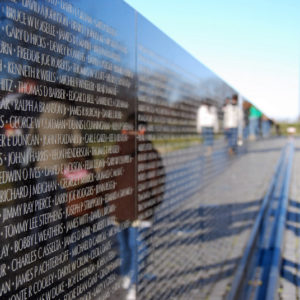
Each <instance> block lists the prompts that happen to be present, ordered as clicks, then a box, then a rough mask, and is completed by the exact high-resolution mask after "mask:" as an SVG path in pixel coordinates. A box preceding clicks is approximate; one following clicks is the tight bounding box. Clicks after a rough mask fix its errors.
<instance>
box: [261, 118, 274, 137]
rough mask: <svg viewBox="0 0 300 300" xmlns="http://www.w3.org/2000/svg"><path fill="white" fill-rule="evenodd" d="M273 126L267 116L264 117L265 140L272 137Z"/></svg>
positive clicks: (262, 128)
mask: <svg viewBox="0 0 300 300" xmlns="http://www.w3.org/2000/svg"><path fill="white" fill-rule="evenodd" d="M271 126H272V122H271V120H270V119H269V118H268V117H267V116H266V115H262V117H261V132H262V137H263V138H267V137H269V136H270V131H271Z"/></svg>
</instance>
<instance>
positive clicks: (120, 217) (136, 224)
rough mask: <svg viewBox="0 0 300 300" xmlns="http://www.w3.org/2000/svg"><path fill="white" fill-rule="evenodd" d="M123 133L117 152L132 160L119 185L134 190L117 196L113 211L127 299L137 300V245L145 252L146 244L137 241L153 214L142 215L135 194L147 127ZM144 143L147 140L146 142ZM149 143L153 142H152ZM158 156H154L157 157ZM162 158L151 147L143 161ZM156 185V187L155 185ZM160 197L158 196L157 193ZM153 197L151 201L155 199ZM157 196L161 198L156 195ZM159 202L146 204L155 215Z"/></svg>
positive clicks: (156, 174)
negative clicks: (142, 137) (125, 139)
mask: <svg viewBox="0 0 300 300" xmlns="http://www.w3.org/2000/svg"><path fill="white" fill-rule="evenodd" d="M128 122H129V123H130V122H131V123H133V122H134V115H131V116H129V118H128ZM122 134H124V135H127V137H128V139H127V141H126V142H122V143H120V144H119V145H120V149H121V150H120V152H119V154H118V155H126V154H127V155H130V157H131V161H130V163H128V164H127V165H125V166H124V167H123V175H122V176H120V177H118V178H117V179H116V182H117V188H118V190H120V189H124V188H125V189H126V188H128V187H132V192H131V193H128V194H127V195H125V196H124V197H122V198H119V199H116V200H115V201H114V202H113V204H114V205H115V207H116V209H115V212H114V217H115V220H116V222H117V223H118V224H119V227H120V231H119V234H118V239H119V244H120V257H121V268H120V273H121V276H122V287H123V288H124V289H126V290H127V295H126V299H127V300H135V299H136V285H137V282H138V272H139V265H138V246H139V245H140V246H141V247H140V248H143V249H144V250H145V251H146V252H147V251H148V250H147V249H145V247H146V246H145V245H144V244H143V245H141V243H143V241H140V242H139V243H138V242H137V240H138V234H139V231H140V230H141V228H146V227H147V228H149V227H150V226H151V224H152V223H151V217H152V215H151V217H148V218H145V217H142V218H140V217H139V205H138V199H137V197H136V195H137V193H138V191H137V190H136V189H137V184H138V181H137V177H136V176H137V173H138V171H137V163H138V160H137V154H138V145H139V143H140V142H139V140H140V137H141V136H144V134H145V128H143V126H140V127H139V130H134V129H133V126H132V128H129V129H124V130H122ZM143 143H145V141H143ZM147 143H148V144H149V143H150V144H152V143H151V142H150V141H147ZM154 156H155V157H154ZM160 161H161V159H160V157H159V155H158V152H157V151H156V150H155V149H153V148H152V150H151V157H150V156H149V158H146V159H145V160H144V161H143V162H144V163H147V162H149V163H150V162H153V163H158V162H160ZM148 172H152V175H153V176H154V177H152V178H151V179H153V180H156V179H158V177H160V178H163V177H164V175H163V174H162V173H161V168H156V167H155V166H154V168H153V167H152V168H151V169H148ZM155 187H156V186H155ZM155 187H151V188H149V192H150V194H151V192H152V193H153V195H154V188H155ZM156 196H157V195H156ZM153 199H154V198H153V197H152V198H151V196H150V199H148V200H149V203H150V201H151V200H152V201H153ZM156 199H158V197H157V198H156ZM159 204H160V203H159V202H158V201H156V202H151V205H147V208H148V209H149V210H152V214H153V211H154V209H155V208H156V207H157V206H158V205H159Z"/></svg>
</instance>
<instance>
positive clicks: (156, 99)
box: [0, 0, 233, 300]
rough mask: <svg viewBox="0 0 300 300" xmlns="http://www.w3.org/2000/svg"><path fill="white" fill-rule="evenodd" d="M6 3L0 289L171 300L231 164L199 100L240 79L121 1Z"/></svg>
mask: <svg viewBox="0 0 300 300" xmlns="http://www.w3.org/2000/svg"><path fill="white" fill-rule="evenodd" d="M1 4H2V5H1V11H0V15H1V25H0V31H1V42H0V74H1V78H0V95H1V101H0V145H1V153H0V222H1V225H0V241H1V243H0V298H1V299H10V300H15V299H19V300H27V299H39V300H42V299H64V300H71V299H82V300H83V299H86V300H87V299H95V300H96V299H111V300H112V299H134V298H138V299H158V298H157V296H156V295H160V296H161V298H159V299H168V296H169V294H168V292H167V291H168V289H169V286H168V282H170V284H171V281H172V277H173V276H174V274H177V273H178V272H179V273H180V272H184V271H183V270H182V268H181V267H182V266H184V267H186V266H187V265H189V264H191V263H192V261H193V259H195V257H188V255H187V257H186V258H185V259H184V261H182V258H178V260H176V259H177V258H176V257H175V258H174V257H173V256H172V255H171V254H172V253H170V249H173V247H175V248H178V249H179V248H180V249H181V250H182V251H183V252H184V251H187V249H186V248H185V247H184V242H186V240H185V241H182V239H184V238H183V237H184V236H185V234H186V233H187V232H190V233H192V235H191V236H189V237H187V239H188V243H193V244H195V245H196V246H197V247H198V246H200V244H201V242H202V240H201V234H199V233H200V232H201V230H203V228H201V226H202V223H201V222H200V221H201V220H202V219H201V218H202V216H201V214H200V215H199V214H198V213H197V212H198V211H197V209H196V208H195V207H193V209H195V211H194V212H191V209H192V208H191V207H192V206H193V205H194V202H192V201H191V199H192V198H191V197H192V196H193V195H194V194H195V193H196V192H197V191H198V190H199V189H200V188H201V187H203V186H204V184H205V183H206V182H207V180H208V179H209V176H211V174H215V173H217V172H218V168H219V169H221V168H224V165H225V161H227V160H226V153H225V152H224V151H223V150H220V149H221V148H222V147H219V148H218V143H217V142H216V145H217V146H216V148H215V149H214V150H213V151H212V152H211V155H210V157H206V156H205V155H203V147H202V144H201V142H202V140H201V138H200V137H199V134H198V133H197V130H196V129H197V128H196V127H197V124H196V123H197V110H198V108H199V106H200V104H201V100H203V99H204V98H213V99H214V100H215V101H216V103H217V104H216V106H217V109H219V110H220V107H221V101H223V97H224V94H232V93H233V90H232V88H231V87H230V86H228V85H227V84H226V83H224V82H223V81H222V80H221V79H220V78H218V77H217V76H216V75H214V74H213V73H212V72H211V71H210V70H208V69H207V68H206V67H204V66H203V65H202V64H201V63H199V62H197V61H196V60H195V59H194V58H192V57H191V56H190V55H189V54H188V53H186V52H185V51H184V50H182V49H181V48H180V47H179V46H178V45H176V44H175V43H174V42H173V41H171V40H170V39H169V38H168V37H166V36H165V35H164V34H163V33H161V32H160V31H159V30H158V29H157V28H156V27H154V26H153V25H152V24H150V23H149V22H148V21H147V20H145V19H144V18H143V17H142V16H141V15H139V14H137V13H136V12H135V11H134V10H133V9H132V8H130V7H129V6H128V5H127V4H125V3H124V2H123V1H119V0H115V1H108V0H105V1H90V0H85V1H83V0H78V1H70V2H69V1H65V0H43V1H27V0H23V1H15V0H3V1H2V2H1ZM219 142H220V143H221V142H222V140H221V139H219ZM222 149H223V148H222ZM214 156H215V157H217V159H218V160H215V162H213V161H212V159H211V158H212V157H214ZM189 207H190V208H189ZM183 208H184V209H183ZM189 209H190V211H189ZM190 216H192V218H189V217H190ZM185 222H187V223H185ZM189 222H190V223H189ZM199 226H200V227H199ZM172 251H173V250H172ZM186 253H188V252H186ZM170 258H171V259H170ZM184 263H186V266H185V265H183V264H184ZM166 278H167V282H166V281H165V279H166ZM183 278H186V277H185V274H182V278H181V279H182V280H183ZM124 280H125V281H126V282H125V281H124ZM188 280H190V278H189V279H188ZM162 282H164V285H165V286H163V285H162ZM165 283H166V284H165ZM175 286H176V284H175ZM172 288H173V289H174V288H175V287H174V284H173V283H172ZM194 288H195V287H194V286H193V285H192V284H191V286H190V289H194ZM184 292H185V291H184V290H182V291H181V290H178V291H177V294H178V295H179V294H182V293H184ZM135 294H136V295H135ZM173 296H174V295H173Z"/></svg>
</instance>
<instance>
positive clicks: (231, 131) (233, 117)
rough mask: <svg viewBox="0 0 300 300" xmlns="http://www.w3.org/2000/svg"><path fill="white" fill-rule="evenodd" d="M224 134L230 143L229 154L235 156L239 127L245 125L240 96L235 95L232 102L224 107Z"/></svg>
mask: <svg viewBox="0 0 300 300" xmlns="http://www.w3.org/2000/svg"><path fill="white" fill-rule="evenodd" d="M223 113H224V119H223V125H224V133H225V135H226V138H227V141H228V152H229V154H234V153H236V151H237V141H238V127H239V125H240V124H243V111H242V109H240V108H239V106H238V96H237V95H233V96H232V100H231V101H230V102H229V101H227V102H226V104H225V106H224V107H223Z"/></svg>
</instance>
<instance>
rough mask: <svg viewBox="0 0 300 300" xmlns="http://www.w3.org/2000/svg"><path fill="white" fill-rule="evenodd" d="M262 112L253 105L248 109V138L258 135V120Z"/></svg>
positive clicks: (254, 137) (252, 138) (253, 138)
mask: <svg viewBox="0 0 300 300" xmlns="http://www.w3.org/2000/svg"><path fill="white" fill-rule="evenodd" d="M261 116H262V112H261V111H260V110H259V109H257V108H256V107H255V106H254V105H251V107H250V110H249V139H250V140H255V139H256V138H257V137H258V135H259V122H260V118H261Z"/></svg>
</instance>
